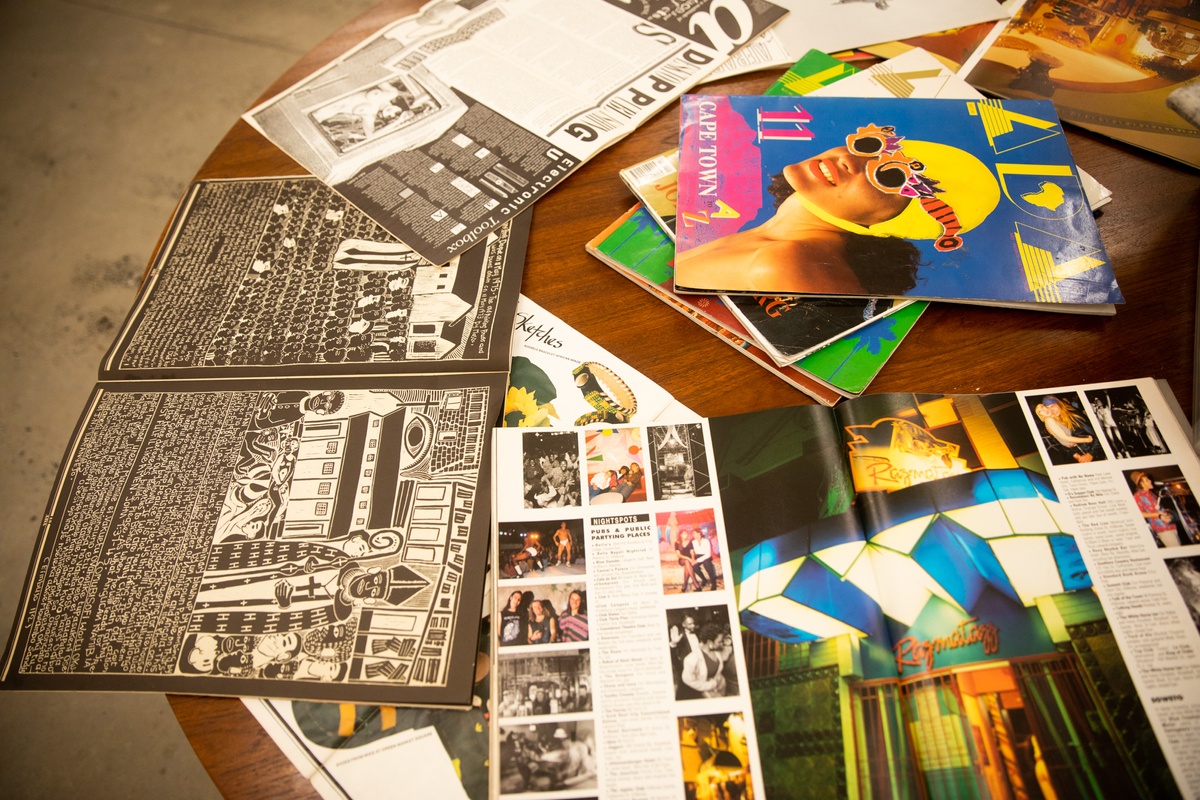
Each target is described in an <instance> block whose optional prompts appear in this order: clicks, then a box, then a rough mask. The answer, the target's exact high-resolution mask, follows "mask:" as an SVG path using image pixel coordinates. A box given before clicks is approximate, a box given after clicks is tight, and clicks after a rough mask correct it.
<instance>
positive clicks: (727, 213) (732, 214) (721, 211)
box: [712, 200, 742, 219]
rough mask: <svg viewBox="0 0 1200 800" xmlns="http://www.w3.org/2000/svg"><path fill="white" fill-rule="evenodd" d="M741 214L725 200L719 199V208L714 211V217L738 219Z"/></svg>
mask: <svg viewBox="0 0 1200 800" xmlns="http://www.w3.org/2000/svg"><path fill="white" fill-rule="evenodd" d="M740 216H742V215H741V214H739V213H738V212H737V211H734V210H733V209H732V208H730V207H729V206H728V205H726V204H725V202H724V201H723V200H718V201H717V210H716V211H714V212H713V213H712V218H713V219H737V218H739V217H740Z"/></svg>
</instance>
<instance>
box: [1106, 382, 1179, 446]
mask: <svg viewBox="0 0 1200 800" xmlns="http://www.w3.org/2000/svg"><path fill="white" fill-rule="evenodd" d="M1086 395H1087V399H1088V402H1089V403H1091V406H1092V411H1093V413H1094V414H1095V415H1096V420H1097V422H1098V423H1099V428H1100V432H1101V433H1102V434H1104V438H1105V439H1106V440H1107V441H1108V449H1109V450H1111V451H1112V454H1113V456H1114V457H1115V458H1139V457H1141V456H1156V455H1163V454H1164V453H1168V452H1170V449H1169V448H1168V447H1167V443H1166V440H1164V439H1163V436H1162V434H1161V433H1160V432H1159V430H1158V425H1156V424H1155V422H1154V416H1153V415H1152V414H1151V413H1150V410H1149V409H1148V408H1146V401H1145V400H1144V399H1142V394H1141V392H1139V391H1138V388H1137V387H1136V386H1115V387H1113V388H1111V389H1094V390H1092V391H1089V392H1086Z"/></svg>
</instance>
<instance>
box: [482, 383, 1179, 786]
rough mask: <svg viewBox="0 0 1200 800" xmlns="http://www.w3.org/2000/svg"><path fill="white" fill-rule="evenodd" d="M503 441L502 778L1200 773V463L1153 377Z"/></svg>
mask: <svg viewBox="0 0 1200 800" xmlns="http://www.w3.org/2000/svg"><path fill="white" fill-rule="evenodd" d="M495 437H496V442H495V450H494V452H495V458H496V469H495V472H496V474H497V481H496V484H495V490H494V491H495V497H494V516H495V525H494V534H493V535H494V539H493V547H494V548H495V552H496V553H497V558H498V564H497V569H496V570H495V571H494V573H493V576H494V579H495V586H494V591H496V592H497V595H496V598H497V610H496V611H494V615H493V617H494V619H497V620H498V621H497V622H496V624H495V625H494V629H495V630H496V636H497V639H496V641H497V642H498V645H499V649H498V658H497V661H496V663H495V667H494V669H493V685H492V697H493V698H495V699H496V703H497V706H496V708H497V713H496V714H495V717H494V719H493V721H492V727H493V731H495V732H496V736H497V739H496V742H495V743H494V750H493V752H494V753H495V755H494V756H493V760H492V769H493V780H494V785H495V786H497V787H498V791H499V793H500V794H501V796H505V795H512V796H522V795H523V793H526V792H530V791H537V792H539V793H540V792H545V791H555V792H557V793H556V794H555V795H554V796H556V797H585V796H588V797H591V796H597V795H599V796H609V795H610V794H611V795H616V794H619V793H620V792H621V791H622V790H624V789H625V788H626V787H628V786H630V785H632V784H631V782H632V781H634V780H637V779H640V780H641V781H642V783H639V784H637V785H638V786H639V787H649V788H648V789H647V791H648V792H649V793H651V794H653V795H654V796H658V797H672V796H674V797H679V798H686V797H701V796H704V797H707V796H711V791H712V787H714V786H720V787H724V788H725V789H726V790H731V791H732V794H731V796H739V797H752V796H768V797H776V796H788V787H791V786H794V783H795V781H796V780H797V777H798V776H803V780H804V781H805V782H806V785H809V786H811V787H814V791H815V792H816V793H817V794H820V795H822V796H837V797H862V796H884V797H914V798H915V797H935V798H940V797H947V798H949V797H961V796H1042V797H1065V796H1113V797H1147V798H1151V797H1153V798H1159V797H1172V796H1185V797H1193V796H1196V794H1197V792H1198V791H1200V763H1198V762H1197V761H1196V760H1195V758H1194V757H1193V754H1194V751H1195V738H1196V736H1197V734H1198V733H1200V674H1198V673H1197V670H1196V666H1195V654H1196V653H1197V652H1200V591H1198V590H1197V585H1200V577H1198V576H1200V506H1197V504H1196V500H1195V496H1194V494H1193V492H1192V488H1191V487H1193V486H1194V485H1195V482H1196V481H1197V480H1200V461H1198V460H1197V457H1196V454H1195V452H1194V451H1192V450H1191V447H1190V443H1189V440H1188V438H1187V436H1186V435H1185V434H1184V432H1183V431H1182V430H1181V429H1180V426H1179V424H1178V423H1177V422H1176V420H1175V418H1174V416H1173V414H1172V411H1171V407H1170V406H1169V405H1168V402H1167V399H1166V398H1165V397H1164V395H1163V394H1162V391H1161V390H1160V388H1159V386H1158V385H1157V384H1155V383H1154V382H1152V381H1149V380H1138V381H1128V382H1120V383H1112V384H1097V385H1086V386H1071V387H1060V388H1056V389H1050V390H1036V391H1021V392H1008V393H1000V394H992V395H932V394H929V395H918V394H889V395H870V396H864V397H862V398H856V399H852V400H848V401H847V402H845V403H843V404H841V405H840V406H838V407H837V408H836V409H828V408H822V407H820V406H798V407H794V408H782V409H773V410H769V411H762V412H752V413H748V414H742V415H737V416H732V417H720V418H713V419H709V420H707V421H701V422H697V423H692V424H685V425H654V424H648V425H643V426H622V427H614V428H612V429H611V430H608V431H604V430H598V431H586V432H585V431H555V432H546V433H543V432H531V431H519V430H511V429H509V430H501V431H497V432H496V434H495ZM621 468H625V469H626V470H627V474H637V475H638V477H639V485H638V487H637V489H635V490H634V491H633V492H632V493H630V494H629V495H628V496H627V497H625V498H624V499H623V500H622V501H621V502H619V503H618V504H619V505H620V506H621V507H620V508H612V509H610V508H607V507H604V508H595V507H594V506H596V505H603V506H607V505H609V504H610V503H612V502H613V501H612V500H610V499H609V498H610V496H611V492H612V490H611V489H608V490H599V491H595V490H594V489H595V487H593V479H594V476H596V475H598V474H602V473H606V472H609V471H612V470H614V469H616V470H620V469H621ZM547 481H549V482H551V483H555V482H558V483H563V484H564V485H569V486H571V487H575V488H574V489H573V490H571V491H572V492H573V493H572V494H571V496H572V497H574V496H577V497H578V501H577V502H575V503H573V504H571V505H567V506H560V507H555V508H553V510H547V509H544V508H540V507H538V505H537V503H536V500H535V498H536V496H537V494H538V492H539V488H538V487H539V486H540V485H542V484H544V483H546V482H547ZM564 529H565V530H566V531H568V534H569V536H566V537H565V538H567V539H569V540H570V541H571V542H572V543H573V547H574V549H573V551H572V554H571V555H570V556H569V557H567V560H566V561H565V563H564V560H563V557H562V554H561V550H560V551H559V552H557V553H556V552H555V551H554V547H553V545H552V546H551V547H550V548H544V547H543V545H542V542H544V541H545V539H546V537H547V535H549V534H550V533H551V532H552V531H558V530H564ZM556 556H557V560H555V557H556ZM501 608H505V609H509V610H510V612H511V615H510V620H509V621H499V615H500V614H501V611H500V610H499V609H501ZM735 633H736V634H737V635H735ZM680 648H683V652H684V653H686V654H687V655H685V656H684V658H682V659H680V657H679V656H680ZM697 654H698V655H697ZM647 764H654V765H655V768H654V769H653V770H647V769H646V765H647ZM647 781H649V783H646V782H647ZM734 787H736V789H735V788H734ZM651 790H652V791H651Z"/></svg>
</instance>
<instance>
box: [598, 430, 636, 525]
mask: <svg viewBox="0 0 1200 800" xmlns="http://www.w3.org/2000/svg"><path fill="white" fill-rule="evenodd" d="M584 448H585V453H586V458H587V479H588V504H589V505H593V506H598V505H608V504H610V503H639V502H643V501H644V500H645V499H646V466H645V464H643V463H642V456H643V449H642V432H641V431H640V430H639V429H637V428H624V429H620V430H618V429H614V428H604V429H601V430H594V431H588V432H586V433H585V434H584Z"/></svg>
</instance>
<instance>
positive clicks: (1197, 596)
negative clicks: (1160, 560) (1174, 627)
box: [1167, 556, 1200, 631]
mask: <svg viewBox="0 0 1200 800" xmlns="http://www.w3.org/2000/svg"><path fill="white" fill-rule="evenodd" d="M1167 570H1168V571H1169V572H1170V573H1171V577H1172V578H1173V579H1174V580H1175V586H1176V588H1178V589H1179V594H1180V595H1182V597H1183V602H1184V603H1186V604H1187V608H1188V613H1189V614H1191V615H1192V624H1194V625H1195V626H1196V630H1198V631H1200V556H1186V557H1184V558H1172V559H1168V560H1167Z"/></svg>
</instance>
